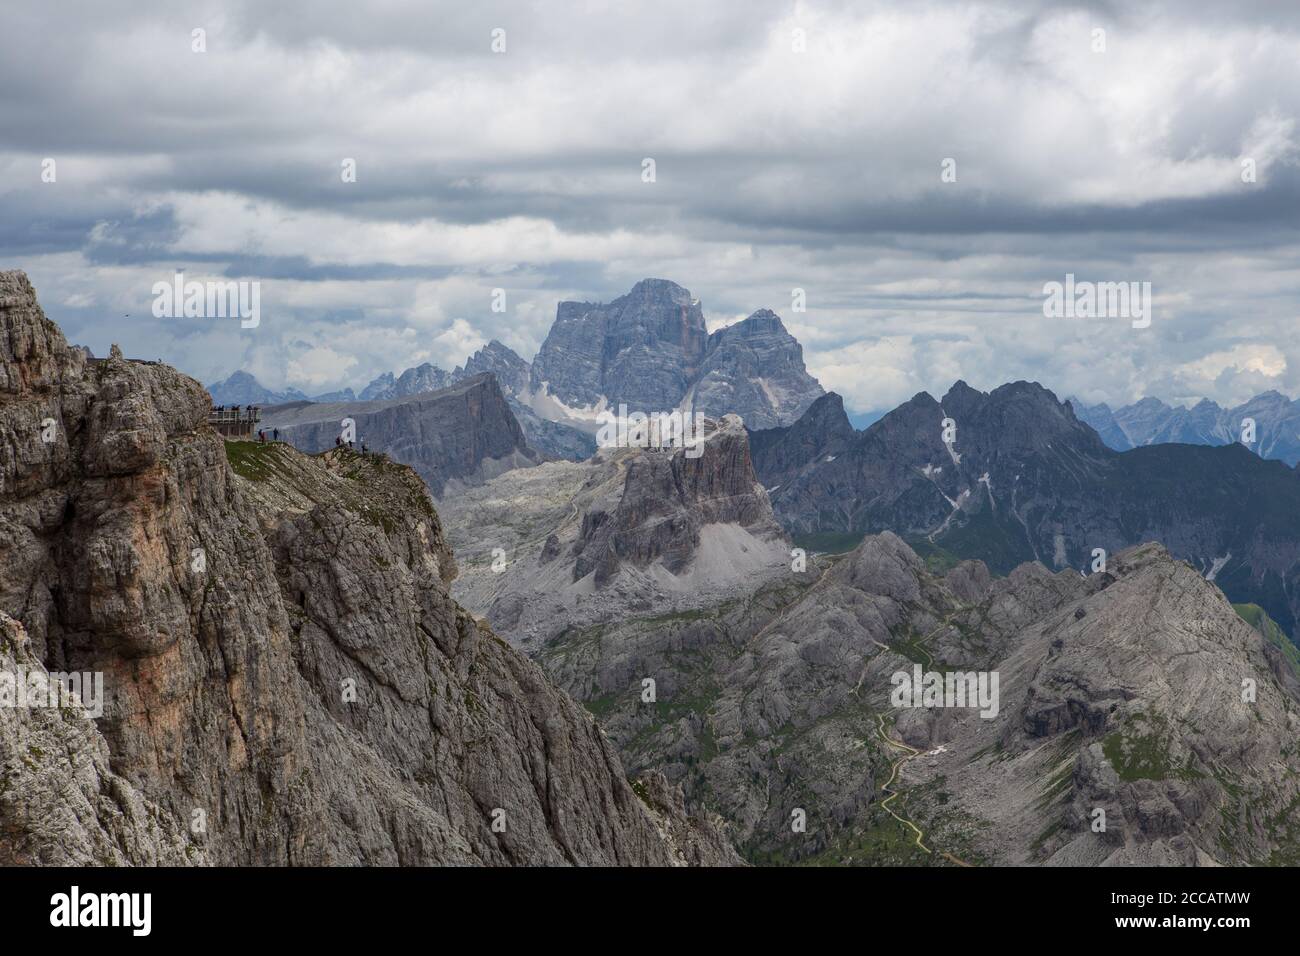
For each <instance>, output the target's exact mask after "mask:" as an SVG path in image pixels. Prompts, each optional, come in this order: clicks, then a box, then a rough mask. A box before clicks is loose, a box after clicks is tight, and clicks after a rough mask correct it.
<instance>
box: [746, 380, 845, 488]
mask: <svg viewBox="0 0 1300 956" xmlns="http://www.w3.org/2000/svg"><path fill="white" fill-rule="evenodd" d="M856 437H857V432H856V431H855V430H854V428H853V426H852V425H851V424H850V423H849V417H848V415H847V414H845V412H844V400H843V399H842V398H840V396H838V395H836V394H835V393H834V392H831V393H830V394H829V395H823V396H822V397H821V398H819V399H817V401H815V402H813V403H812V405H810V406H809V407H808V410H807V411H805V412H804V413H803V415H801V416H800V418H799V420H798V421H797V422H795V423H794V424H793V425H786V426H783V427H779V428H765V429H762V430H757V431H756V430H751V431H750V433H749V450H750V453H751V454H752V455H753V458H754V471H755V472H757V473H758V475H759V476H760V477H761V478H762V480H763V482H764V484H766V485H767V488H768V491H769V492H774V491H778V490H780V487H781V486H782V485H785V484H788V483H789V482H791V481H793V480H795V479H796V478H798V477H799V476H800V475H802V474H803V473H804V472H805V471H809V470H811V469H813V468H815V467H817V466H818V465H819V464H824V463H828V462H831V461H834V460H835V459H836V458H838V457H839V456H840V455H842V454H843V453H844V452H845V451H846V450H847V449H848V448H849V446H850V445H851V444H852V443H853V441H854V439H855V438H856Z"/></svg>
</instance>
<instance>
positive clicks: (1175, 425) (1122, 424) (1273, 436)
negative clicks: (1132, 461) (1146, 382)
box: [1070, 391, 1300, 465]
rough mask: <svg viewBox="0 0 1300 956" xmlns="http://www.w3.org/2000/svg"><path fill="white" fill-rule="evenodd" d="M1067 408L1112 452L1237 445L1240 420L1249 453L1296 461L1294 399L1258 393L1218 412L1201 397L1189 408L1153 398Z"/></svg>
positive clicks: (1298, 407)
mask: <svg viewBox="0 0 1300 956" xmlns="http://www.w3.org/2000/svg"><path fill="white" fill-rule="evenodd" d="M1070 404H1072V405H1073V406H1074V413H1075V414H1076V415H1078V416H1079V419H1080V420H1081V421H1084V422H1087V423H1088V424H1089V425H1091V426H1092V427H1093V428H1095V429H1096V430H1097V434H1099V435H1100V436H1101V440H1102V441H1104V442H1105V443H1106V444H1107V445H1109V446H1110V447H1111V448H1114V449H1116V450H1117V451H1127V450H1128V449H1130V448H1138V447H1140V446H1142V445H1154V444H1157V443H1160V442H1184V443H1186V444H1189V445H1226V444H1229V443H1230V442H1240V441H1242V435H1243V429H1244V428H1245V427H1246V425H1245V422H1246V420H1247V419H1253V420H1254V422H1255V441H1253V442H1251V443H1250V444H1249V445H1248V446H1247V447H1249V448H1250V450H1251V451H1253V452H1255V453H1257V454H1259V455H1261V456H1262V457H1264V458H1277V459H1278V460H1280V461H1284V462H1286V463H1287V464H1288V465H1295V464H1296V463H1297V462H1300V401H1293V400H1292V399H1290V398H1287V397H1286V396H1285V395H1283V394H1282V393H1281V392H1275V391H1271V392H1264V393H1263V394H1261V395H1256V396H1255V397H1254V398H1252V399H1251V400H1250V401H1248V402H1245V403H1243V404H1241V405H1237V406H1235V407H1233V408H1223V407H1221V406H1219V405H1218V404H1216V403H1215V402H1212V401H1210V400H1209V399H1201V401H1199V402H1197V403H1196V404H1195V405H1193V406H1192V407H1191V408H1183V407H1181V406H1175V405H1166V404H1165V403H1164V402H1162V401H1160V399H1158V398H1144V399H1142V400H1141V401H1140V402H1134V403H1133V404H1132V405H1124V406H1123V407H1121V408H1116V409H1112V408H1111V407H1110V406H1109V405H1106V404H1101V405H1087V404H1084V403H1083V402H1080V401H1079V400H1078V399H1071V400H1070Z"/></svg>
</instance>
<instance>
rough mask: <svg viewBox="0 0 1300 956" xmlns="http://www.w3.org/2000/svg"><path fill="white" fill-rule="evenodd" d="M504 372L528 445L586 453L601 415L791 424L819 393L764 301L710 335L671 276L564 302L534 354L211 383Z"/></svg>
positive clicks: (233, 386) (239, 396) (247, 393)
mask: <svg viewBox="0 0 1300 956" xmlns="http://www.w3.org/2000/svg"><path fill="white" fill-rule="evenodd" d="M483 373H491V374H493V375H495V376H496V378H497V381H498V383H499V384H500V386H501V390H502V392H503V393H504V394H505V396H506V398H507V400H508V402H509V404H510V407H511V409H512V411H513V412H514V415H515V418H516V419H517V420H518V421H519V424H520V427H521V428H522V429H523V431H524V434H525V436H526V437H527V439H528V442H529V444H530V446H531V447H533V448H535V449H536V450H538V451H540V452H542V453H543V454H545V455H548V456H550V457H554V458H569V459H572V460H580V459H583V458H586V457H588V456H589V455H590V454H591V453H592V452H593V451H595V447H596V443H595V439H594V437H593V436H594V434H595V432H596V431H597V427H598V424H597V420H596V416H597V414H598V413H599V412H600V411H601V410H608V411H610V412H611V413H617V412H618V408H619V405H620V404H626V405H627V406H628V408H629V410H630V411H640V412H643V413H647V414H650V413H654V412H667V411H671V410H673V409H675V408H683V409H685V410H688V411H696V412H699V413H701V414H704V415H707V416H710V417H715V418H716V417H721V416H722V415H725V414H737V415H740V416H741V417H742V418H743V419H744V421H745V422H746V424H747V425H749V426H750V427H769V426H773V425H781V424H789V423H790V422H793V421H794V420H795V419H796V418H798V417H799V415H800V414H801V413H802V412H803V411H804V410H805V409H806V408H807V407H808V405H810V404H811V403H812V402H813V401H814V400H816V399H817V398H818V397H819V396H820V395H822V394H823V390H822V387H821V385H820V384H818V382H817V380H816V379H815V378H813V377H812V376H811V375H809V374H808V372H807V369H806V368H805V367H804V362H803V349H802V347H801V346H800V345H799V343H798V342H797V341H796V340H795V339H794V337H793V336H792V335H790V333H789V332H788V331H786V329H785V326H784V325H783V324H782V322H781V319H780V318H779V317H778V316H777V315H776V314H775V313H774V312H771V311H768V310H766V309H763V310H760V311H758V312H755V313H754V314H753V315H751V316H750V317H749V318H747V319H744V320H742V321H740V322H737V323H735V324H734V325H730V326H726V327H725V328H721V329H718V330H717V331H715V332H713V333H712V334H710V333H709V332H708V329H707V327H706V325H705V321H704V313H703V310H702V308H701V306H700V303H699V300H697V299H695V298H693V297H692V296H691V294H690V292H689V291H687V290H686V289H684V288H682V287H681V286H679V285H677V284H676V283H674V282H669V281H667V280H665V279H644V280H642V281H641V282H638V283H637V284H636V285H635V286H633V288H632V290H631V291H630V292H629V293H628V294H627V295H625V296H621V297H620V298H617V299H615V300H614V301H613V302H610V303H608V304H602V303H591V302H561V303H560V304H559V305H558V306H557V308H556V316H555V322H554V324H553V325H552V327H551V330H550V333H549V334H548V335H547V337H546V340H545V341H544V342H543V343H542V347H541V350H540V351H539V352H538V354H537V357H536V358H535V359H534V361H533V363H532V364H530V363H528V362H526V361H524V359H522V358H521V357H520V356H519V355H518V354H517V353H516V352H515V351H514V350H512V349H511V348H509V347H508V346H506V345H504V344H503V343H501V342H499V341H497V340H495V339H494V340H492V341H491V342H489V343H488V344H487V345H485V346H484V347H483V348H481V349H479V351H477V352H475V353H474V354H473V355H471V356H470V357H469V358H468V359H467V360H466V362H465V365H464V367H457V368H456V369H455V370H453V371H451V372H447V371H444V370H443V369H440V368H438V367H437V366H436V365H432V364H430V363H427V362H426V363H424V364H422V365H418V366H415V367H413V368H408V369H406V370H405V371H404V372H402V373H401V374H400V375H396V376H395V375H393V373H391V372H385V373H384V374H382V375H380V376H378V377H377V378H375V379H373V380H372V381H371V382H370V383H369V384H368V385H367V386H366V387H365V388H363V389H362V390H361V391H360V393H358V394H357V395H355V396H354V395H353V394H352V391H351V389H346V390H344V391H343V392H333V393H329V394H327V395H321V396H317V397H316V398H313V399H309V398H308V397H307V396H306V395H303V394H302V393H301V392H298V391H295V390H290V391H286V392H272V391H270V390H268V389H264V388H263V387H262V386H261V385H260V384H258V383H257V381H256V379H254V378H253V377H252V376H251V375H249V374H248V373H246V372H236V373H235V374H233V375H231V376H230V377H229V378H227V379H226V380H225V381H223V382H218V383H214V384H213V385H211V386H209V391H210V392H211V393H212V398H213V401H214V402H217V403H218V404H241V405H247V404H260V405H276V404H284V403H291V402H302V401H316V402H322V403H338V402H351V401H363V402H367V401H388V400H391V399H397V398H406V397H409V396H411V395H417V394H422V393H425V392H432V391H437V390H439V389H444V388H448V387H450V386H452V385H455V384H457V383H459V382H461V381H463V380H465V379H466V378H470V377H473V376H475V375H479V374H483Z"/></svg>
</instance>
